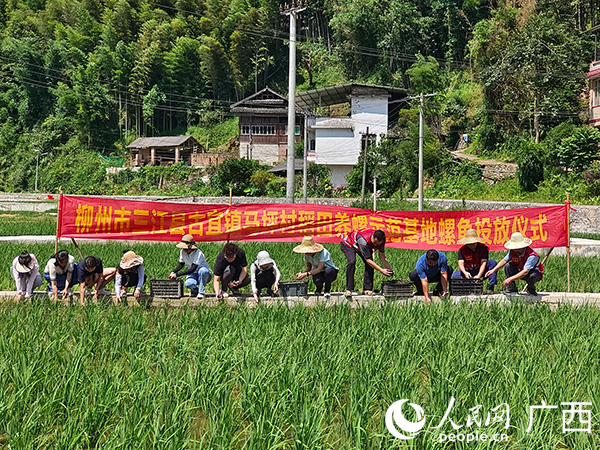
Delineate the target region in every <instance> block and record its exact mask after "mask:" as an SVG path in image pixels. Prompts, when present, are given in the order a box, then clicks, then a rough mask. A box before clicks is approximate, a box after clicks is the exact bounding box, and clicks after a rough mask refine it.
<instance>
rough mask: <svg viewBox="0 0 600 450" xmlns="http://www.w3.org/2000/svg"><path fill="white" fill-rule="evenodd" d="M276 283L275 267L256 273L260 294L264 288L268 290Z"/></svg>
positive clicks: (257, 287)
mask: <svg viewBox="0 0 600 450" xmlns="http://www.w3.org/2000/svg"><path fill="white" fill-rule="evenodd" d="M274 284H275V272H274V271H273V269H271V270H263V271H262V272H259V273H257V274H256V289H257V290H258V295H260V291H261V290H262V289H264V288H267V291H268V290H269V289H271V288H272V287H273V285H274Z"/></svg>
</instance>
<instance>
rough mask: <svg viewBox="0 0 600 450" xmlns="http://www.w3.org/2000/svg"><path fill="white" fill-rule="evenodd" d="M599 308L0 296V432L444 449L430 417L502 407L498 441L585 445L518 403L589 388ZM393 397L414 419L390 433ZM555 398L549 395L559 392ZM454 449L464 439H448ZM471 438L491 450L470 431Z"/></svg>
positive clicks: (68, 438)
mask: <svg viewBox="0 0 600 450" xmlns="http://www.w3.org/2000/svg"><path fill="white" fill-rule="evenodd" d="M599 322H600V311H598V310H597V309H596V308H572V307H561V308H559V309H558V310H557V311H555V312H553V311H551V310H550V309H549V308H548V307H545V306H532V305H526V304H523V303H514V304H510V305H491V306H489V307H488V306H485V305H479V304H477V305H469V304H458V305H453V304H450V303H445V304H435V305H429V306H422V305H406V306H401V307H399V306H397V305H387V306H383V307H381V308H377V307H363V308H357V309H354V310H353V309H351V308H349V307H334V308H325V307H316V308H310V309H309V308H304V307H296V308H291V309H290V308H287V307H263V306H259V307H258V308H256V309H247V308H236V309H230V308H227V307H224V306H221V307H218V308H208V307H207V308H204V307H201V308H195V309H193V308H179V309H173V310H172V309H167V308H159V309H152V310H145V309H142V308H112V307H108V308H106V307H104V306H100V305H91V306H89V307H86V308H82V307H78V306H75V307H63V306H61V305H54V304H52V303H49V302H39V303H33V304H31V303H29V304H21V305H15V304H12V303H4V304H0V352H2V355H4V357H3V358H2V359H0V396H1V397H0V398H2V401H1V402H0V435H2V436H6V442H7V444H8V445H10V448H23V449H28V448H42V447H43V448H48V449H52V448H57V449H58V448H89V447H94V448H105V449H113V448H114V449H116V448H140V449H142V448H143V449H145V448H198V449H199V448H248V449H264V448H294V449H300V448H323V449H325V448H328V449H329V448H332V449H338V448H344V449H355V448H356V449H357V448H366V449H375V448H419V449H436V448H443V447H446V446H447V445H442V444H440V442H439V438H440V433H449V432H451V431H452V428H451V427H450V425H449V424H446V425H445V426H444V427H442V429H441V430H438V431H436V430H434V429H431V428H429V427H430V425H435V424H437V423H439V422H440V421H441V419H442V417H443V415H444V412H445V411H446V408H447V407H448V403H449V401H450V399H451V398H452V397H454V398H455V400H456V403H455V407H454V409H453V410H452V411H451V413H450V417H451V418H452V419H453V420H454V421H455V422H457V423H461V424H463V425H464V423H465V420H466V416H467V415H468V414H469V408H472V407H474V406H476V405H481V407H482V408H483V410H485V411H487V410H489V409H490V408H492V407H494V406H496V405H498V404H500V403H504V402H506V403H508V404H509V405H510V408H511V410H510V414H511V421H510V427H509V429H508V430H504V429H503V428H502V427H501V426H500V425H497V424H496V425H494V426H490V427H489V429H488V431H493V432H496V431H498V432H500V431H503V432H505V433H507V435H508V436H509V442H508V443H503V444H502V445H500V444H499V447H501V448H536V449H537V448H557V447H559V448H560V447H561V446H562V447H567V448H581V449H583V448H595V447H597V445H598V438H597V436H596V433H595V432H593V433H592V434H588V433H585V432H584V433H577V432H572V433H567V434H563V433H562V429H561V415H560V411H558V414H557V415H552V414H549V415H547V416H545V417H543V418H540V420H539V421H536V422H535V428H534V431H533V432H531V433H527V432H526V431H525V430H526V428H527V425H528V408H529V406H530V405H537V404H540V403H541V402H542V401H545V402H546V403H547V404H551V405H560V403H561V402H584V401H591V402H592V403H593V405H594V407H592V408H591V409H592V414H593V417H592V421H593V423H597V420H598V413H597V412H596V411H595V405H597V404H598V402H600V398H598V396H599V395H600V394H598V392H600V376H599V375H598V374H600V362H599V361H598V358H597V354H598V351H599V350H600V337H599V336H598V334H597V333H596V330H597V328H598V324H599ZM402 398H406V399H410V401H411V402H415V403H417V404H419V405H421V406H422V407H423V409H424V410H425V412H426V416H427V422H426V423H427V428H425V429H424V430H423V431H422V432H421V433H420V434H419V436H417V437H416V438H415V439H414V440H412V441H407V442H404V441H400V440H397V439H395V438H393V437H392V436H391V434H390V433H389V432H388V431H387V429H386V427H385V420H384V417H385V413H386V410H387V408H388V407H389V406H390V405H391V404H392V403H393V402H394V401H396V400H399V399H402ZM559 407H560V406H559ZM455 448H467V447H466V446H465V445H464V444H459V443H456V445H455ZM468 448H481V449H483V448H489V443H488V444H485V443H483V442H478V443H471V444H469V446H468Z"/></svg>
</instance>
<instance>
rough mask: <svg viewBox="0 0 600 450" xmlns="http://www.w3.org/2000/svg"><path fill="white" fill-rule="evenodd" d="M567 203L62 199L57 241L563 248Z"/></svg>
mask: <svg viewBox="0 0 600 450" xmlns="http://www.w3.org/2000/svg"><path fill="white" fill-rule="evenodd" d="M566 217H567V215H566V206H548V207H541V208H524V209H505V210H495V211H423V212H416V211H379V212H374V211H370V210H368V209H358V208H346V207H339V206H325V205H309V204H299V203H295V204H287V203H284V204H275V203H273V204H256V205H253V204H238V205H231V206H229V205H197V204H187V203H163V202H142V201H129V200H115V199H110V198H94V197H74V196H65V195H63V196H61V198H60V214H59V229H58V234H59V237H67V238H88V239H92V238H93V239H128V240H146V241H178V240H179V239H180V238H181V237H182V236H183V235H184V234H191V235H193V236H194V238H195V239H196V241H199V242H201V241H225V240H232V241H279V242H298V241H300V240H301V239H302V236H314V237H315V240H316V241H318V242H330V243H334V242H339V241H340V238H341V237H342V236H343V235H345V234H347V233H349V232H350V231H351V230H353V229H357V228H363V227H374V228H378V229H382V230H384V231H385V232H386V235H387V243H386V246H387V247H395V248H413V249H428V248H436V249H439V250H456V249H458V247H460V244H458V243H457V241H458V240H459V239H461V238H462V237H464V235H465V233H466V231H467V230H468V229H469V228H475V229H476V230H477V232H478V233H479V236H480V237H482V238H483V239H484V243H485V244H486V245H488V247H490V249H492V250H502V249H504V243H505V242H506V241H508V240H509V239H510V235H511V234H512V233H513V232H515V231H519V232H521V233H522V234H523V235H525V236H526V237H528V238H530V239H532V240H533V244H532V247H536V248H540V247H560V246H565V245H566V244H567V222H566Z"/></svg>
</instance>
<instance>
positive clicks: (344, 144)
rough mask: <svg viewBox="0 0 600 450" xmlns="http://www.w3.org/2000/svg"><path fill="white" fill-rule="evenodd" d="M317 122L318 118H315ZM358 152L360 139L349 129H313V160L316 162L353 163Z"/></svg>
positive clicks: (356, 158)
mask: <svg viewBox="0 0 600 450" xmlns="http://www.w3.org/2000/svg"><path fill="white" fill-rule="evenodd" d="M317 124H318V119H317ZM359 153H360V140H358V141H357V140H356V139H355V134H354V132H353V131H352V130H351V129H347V128H346V129H344V128H317V129H315V162H316V163H317V164H327V165H329V164H335V165H338V164H345V165H348V164H349V165H353V164H356V161H357V160H358V154H359Z"/></svg>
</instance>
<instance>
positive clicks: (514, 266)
mask: <svg viewBox="0 0 600 450" xmlns="http://www.w3.org/2000/svg"><path fill="white" fill-rule="evenodd" d="M531 242H532V241H531V239H529V238H527V237H525V236H523V235H522V234H521V233H519V232H518V231H517V232H514V233H513V234H512V235H511V236H510V240H509V241H507V242H506V243H505V244H504V248H506V249H507V250H508V254H507V255H506V256H505V257H504V258H503V259H501V260H500V262H499V263H498V265H497V266H496V267H494V268H493V269H492V270H488V271H487V273H486V274H485V275H486V276H490V275H492V273H494V272H497V271H498V270H500V269H501V268H502V267H504V273H506V280H504V281H503V282H502V285H503V286H505V287H506V290H507V291H508V292H517V286H516V285H515V281H516V280H525V282H526V283H527V293H528V294H530V295H537V291H536V290H535V283H537V282H538V281H540V280H541V279H542V277H543V276H544V266H543V264H542V263H541V262H540V257H539V255H538V254H537V253H536V252H535V251H534V250H533V249H532V248H531V247H529V246H530V245H531Z"/></svg>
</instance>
